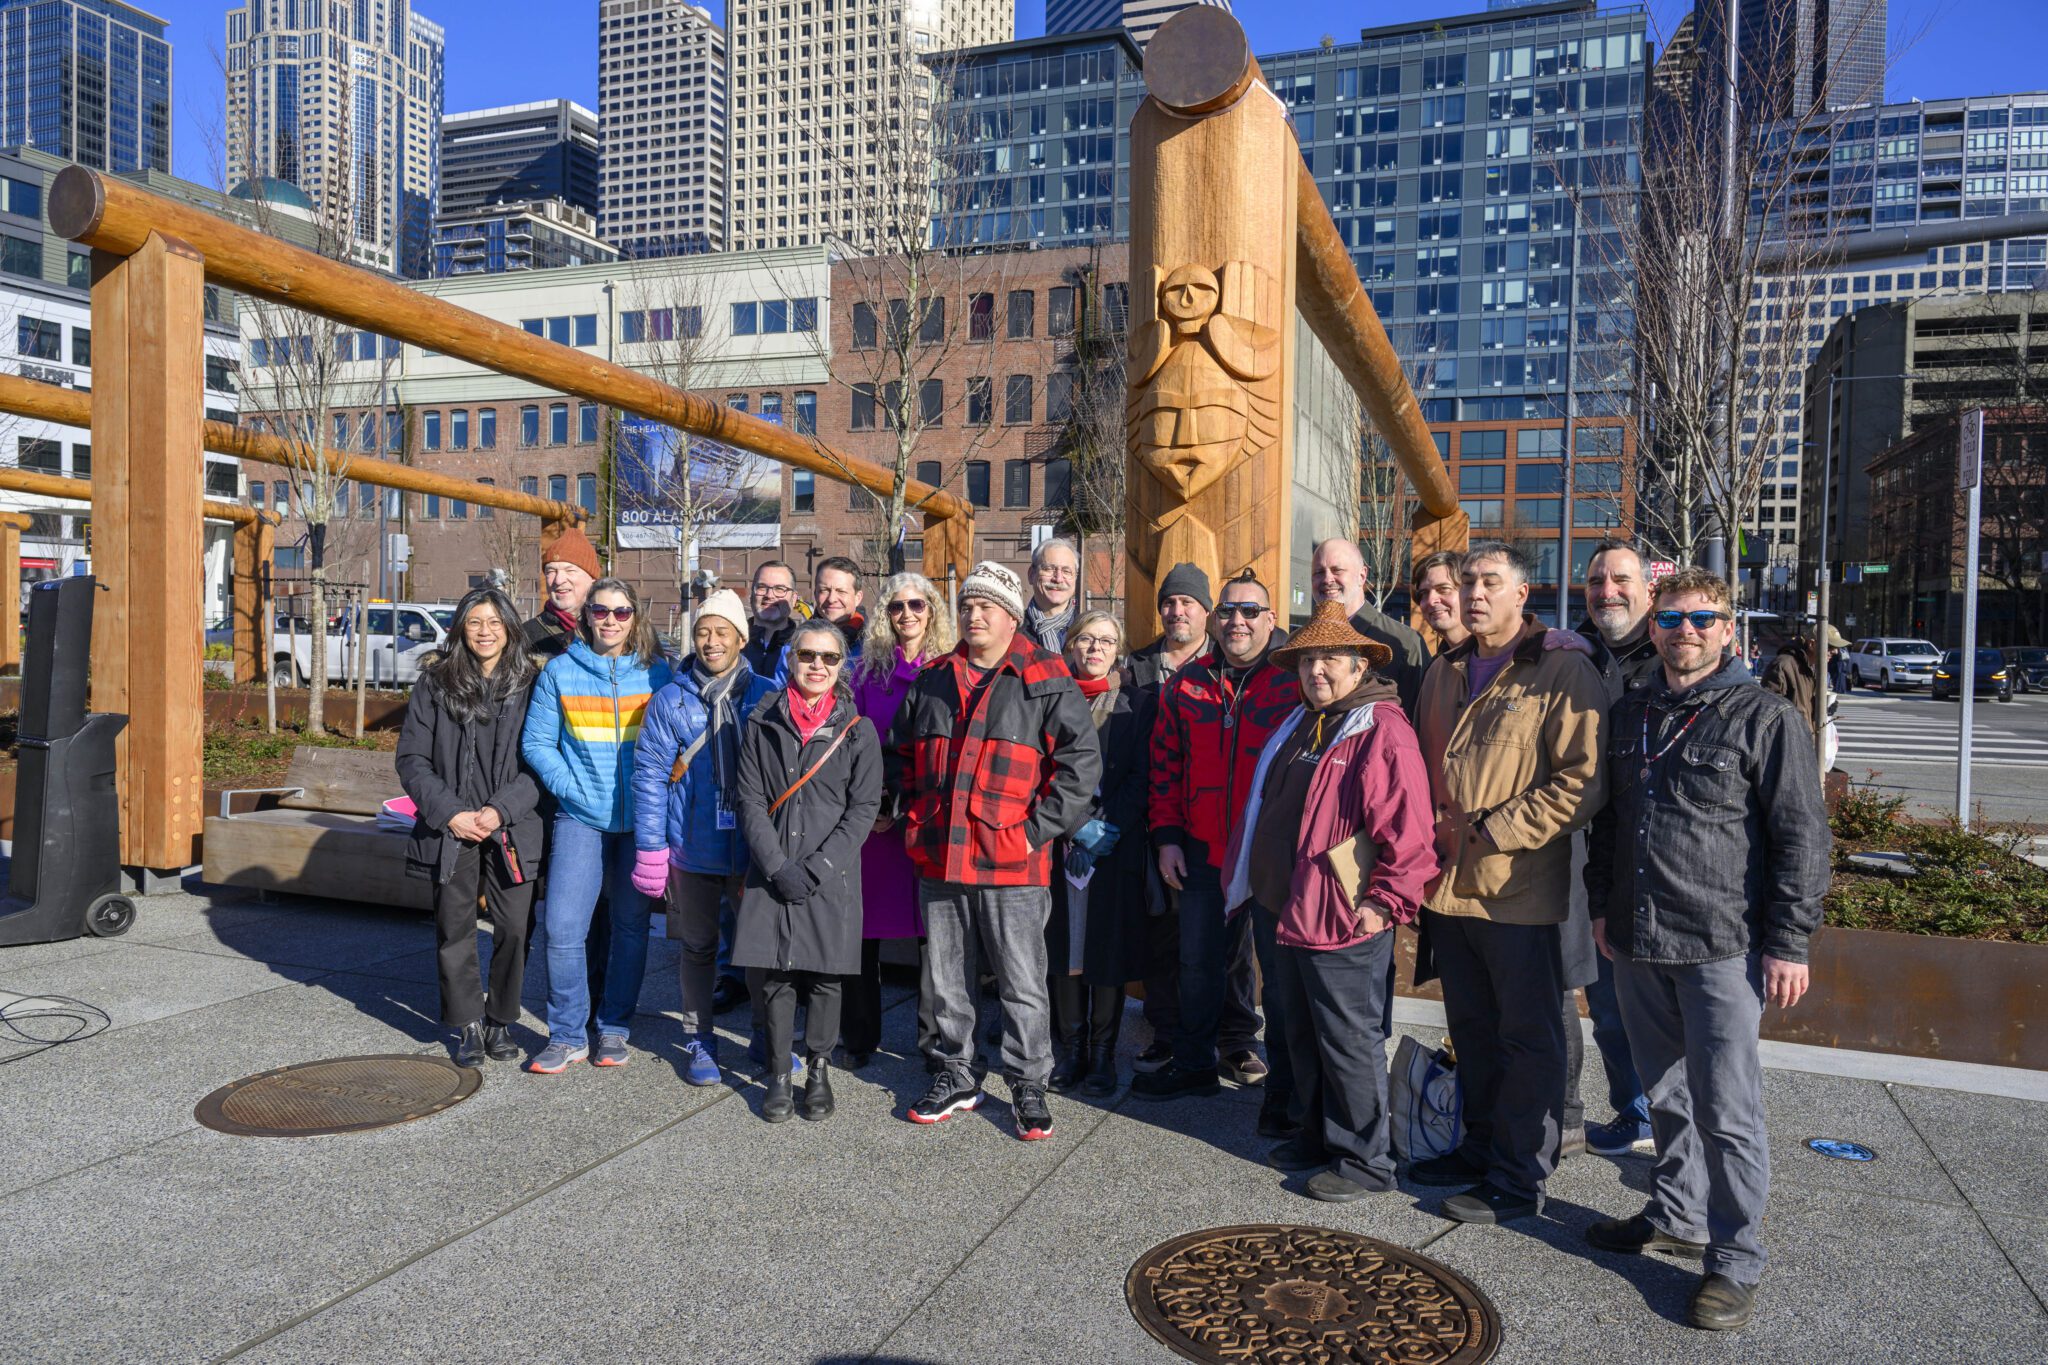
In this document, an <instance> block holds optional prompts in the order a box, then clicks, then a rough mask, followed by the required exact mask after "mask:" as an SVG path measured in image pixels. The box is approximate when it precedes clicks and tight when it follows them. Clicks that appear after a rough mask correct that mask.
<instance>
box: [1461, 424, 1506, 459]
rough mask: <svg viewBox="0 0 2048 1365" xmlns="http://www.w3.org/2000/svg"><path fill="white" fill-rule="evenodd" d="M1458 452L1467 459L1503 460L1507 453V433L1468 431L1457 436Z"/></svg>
mask: <svg viewBox="0 0 2048 1365" xmlns="http://www.w3.org/2000/svg"><path fill="white" fill-rule="evenodd" d="M1458 453H1459V454H1460V455H1461V456H1463V457H1464V458H1465V459H1468V460H1504V459H1506V458H1507V454H1508V434H1507V433H1506V432H1505V431H1468V432H1466V433H1465V434H1464V435H1462V436H1460V437H1459V438H1458Z"/></svg>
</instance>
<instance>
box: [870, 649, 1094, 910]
mask: <svg viewBox="0 0 2048 1365" xmlns="http://www.w3.org/2000/svg"><path fill="white" fill-rule="evenodd" d="M972 689H973V684H972V675H971V674H970V673H969V671H968V667H967V646H966V645H965V644H962V645H961V646H959V648H957V649H955V650H954V651H953V652H952V653H951V654H946V655H942V656H940V657H939V658H937V659H934V660H932V661H931V662H930V663H928V664H926V665H925V666H924V667H923V668H921V669H919V670H918V674H917V678H916V680H915V681H913V682H912V683H911V684H910V692H909V695H907V696H906V697H905V698H904V699H903V705H902V706H901V707H899V708H898V709H897V712H896V720H895V723H894V724H892V725H891V726H890V727H889V738H888V743H887V744H886V745H885V746H884V749H883V755H882V763H883V774H884V780H885V782H886V784H887V788H888V790H890V791H893V792H895V793H896V794H897V799H898V801H899V802H900V805H901V809H902V812H903V817H904V831H903V844H904V847H905V848H906V849H908V850H909V853H910V861H911V862H912V863H913V864H915V865H916V867H917V871H918V875H920V876H923V877H928V878H930V879H931V880H933V881H940V882H950V883H952V884H954V885H956V886H1050V885H1051V884H1052V842H1053V840H1055V839H1058V838H1060V837H1062V836H1064V835H1068V834H1071V833H1073V832H1074V831H1075V830H1076V829H1078V828H1080V826H1081V824H1082V822H1083V821H1085V820H1086V819H1087V818H1088V808H1089V805H1090V803H1091V802H1092V801H1093V800H1094V797H1095V788H1096V785H1097V784H1098V783H1099V782H1100V781H1101V778H1102V751H1101V749H1100V747H1099V746H1098V744H1097V742H1096V738H1095V722H1094V720H1093V718H1092V717H1091V716H1090V715H1089V712H1088V703H1087V702H1086V701H1084V700H1082V697H1081V689H1080V688H1078V687H1076V686H1075V685H1074V678H1073V675H1072V674H1071V673H1069V672H1068V671H1067V665H1066V662H1065V661H1064V660H1062V659H1061V658H1060V656H1059V655H1057V654H1052V653H1049V652H1047V651H1046V650H1043V649H1040V648H1039V647H1038V646H1037V645H1036V644H1034V643H1032V641H1031V639H1030V637H1028V636H1026V635H1024V634H1023V633H1022V632H1019V633H1018V635H1017V638H1016V639H1015V640H1014V641H1012V642H1011V644H1010V652H1009V653H1008V654H1007V655H1005V656H1004V657H1003V659H1002V661H1001V662H1000V663H998V664H997V665H996V666H995V668H994V669H993V670H992V671H991V673H990V675H989V680H988V686H987V687H986V688H984V689H983V690H982V693H981V697H980V699H979V702H978V704H976V705H975V706H974V709H973V710H972V711H969V710H968V701H969V699H970V698H971V697H972V695H973V690H972Z"/></svg>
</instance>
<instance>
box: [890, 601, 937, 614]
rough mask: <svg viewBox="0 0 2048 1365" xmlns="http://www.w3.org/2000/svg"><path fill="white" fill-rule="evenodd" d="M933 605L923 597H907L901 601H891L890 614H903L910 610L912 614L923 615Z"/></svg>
mask: <svg viewBox="0 0 2048 1365" xmlns="http://www.w3.org/2000/svg"><path fill="white" fill-rule="evenodd" d="M931 606H932V604H931V603H929V602H927V601H925V600H924V599H923V598H922V597H906V598H904V599H903V600H902V601H900V602H891V603H890V604H889V614H890V615H891V616H901V615H903V614H904V613H905V612H908V613H909V614H910V615H912V616H922V615H924V614H925V613H926V612H927V611H930V610H931Z"/></svg>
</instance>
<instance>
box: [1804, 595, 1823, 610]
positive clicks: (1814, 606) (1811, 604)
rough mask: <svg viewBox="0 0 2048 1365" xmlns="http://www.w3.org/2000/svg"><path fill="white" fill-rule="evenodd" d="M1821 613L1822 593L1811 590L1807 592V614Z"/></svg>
mask: <svg viewBox="0 0 2048 1365" xmlns="http://www.w3.org/2000/svg"><path fill="white" fill-rule="evenodd" d="M1819 613H1820V594H1819V593H1817V592H1810V593H1808V594H1806V614H1807V615H1808V616H1816V615H1818V614H1819Z"/></svg>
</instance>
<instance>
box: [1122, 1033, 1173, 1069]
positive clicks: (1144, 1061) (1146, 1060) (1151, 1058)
mask: <svg viewBox="0 0 2048 1365" xmlns="http://www.w3.org/2000/svg"><path fill="white" fill-rule="evenodd" d="M1172 1060H1173V1044H1172V1043H1171V1042H1169V1041H1167V1040H1166V1039H1164V1038H1154V1039H1153V1040H1152V1041H1151V1042H1150V1043H1147V1044H1146V1045H1145V1050H1144V1051H1143V1052H1140V1053H1139V1054H1138V1059H1137V1060H1136V1061H1134V1062H1132V1063H1131V1070H1133V1071H1135V1072H1137V1073H1138V1074H1139V1075H1140V1076H1142V1075H1144V1074H1145V1073H1146V1072H1148V1071H1157V1070H1158V1069H1159V1068H1160V1067H1162V1066H1165V1065H1166V1064H1167V1063H1168V1062H1170V1061H1172Z"/></svg>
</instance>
